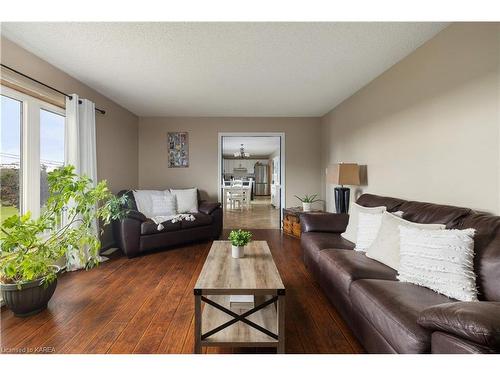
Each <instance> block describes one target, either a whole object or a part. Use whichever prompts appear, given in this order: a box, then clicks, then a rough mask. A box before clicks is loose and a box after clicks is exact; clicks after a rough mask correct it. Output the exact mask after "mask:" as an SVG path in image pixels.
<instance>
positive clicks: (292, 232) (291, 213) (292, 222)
mask: <svg viewBox="0 0 500 375" xmlns="http://www.w3.org/2000/svg"><path fill="white" fill-rule="evenodd" d="M324 212H325V211H323V210H312V211H309V212H307V213H308V214H322V213H324ZM302 213H304V211H303V210H302V207H291V208H284V209H283V233H285V234H287V235H289V236H292V237H296V238H300V233H301V227H300V214H302Z"/></svg>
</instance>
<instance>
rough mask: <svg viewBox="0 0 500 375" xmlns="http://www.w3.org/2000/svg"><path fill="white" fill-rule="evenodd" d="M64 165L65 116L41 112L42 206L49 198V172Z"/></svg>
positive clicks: (42, 110)
mask: <svg viewBox="0 0 500 375" xmlns="http://www.w3.org/2000/svg"><path fill="white" fill-rule="evenodd" d="M63 164H64V116H61V115H59V114H57V113H53V112H49V111H46V110H44V109H41V110H40V206H41V208H42V210H43V207H44V205H45V203H46V202H47V198H48V185H47V172H50V171H52V170H54V169H55V168H58V167H60V166H62V165H63Z"/></svg>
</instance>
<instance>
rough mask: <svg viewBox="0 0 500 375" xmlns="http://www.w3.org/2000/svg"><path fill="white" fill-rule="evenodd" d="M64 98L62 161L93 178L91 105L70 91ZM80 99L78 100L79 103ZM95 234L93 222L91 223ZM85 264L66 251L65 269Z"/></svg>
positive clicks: (92, 110) (74, 254)
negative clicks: (64, 131) (64, 120)
mask: <svg viewBox="0 0 500 375" xmlns="http://www.w3.org/2000/svg"><path fill="white" fill-rule="evenodd" d="M71 97H72V98H71V99H70V98H66V133H65V134H66V135H65V147H64V150H65V155H64V160H65V162H66V164H71V165H73V166H75V172H76V173H77V174H79V175H86V176H88V177H89V178H91V179H92V181H93V182H94V184H95V183H96V181H97V156H96V136H95V104H94V103H93V102H91V101H90V100H87V99H80V98H79V97H78V95H76V94H73V95H72V96H71ZM80 102H81V103H80ZM94 230H95V232H96V234H97V222H95V223H94ZM83 267H85V262H82V260H81V259H80V258H79V257H78V255H77V252H76V251H75V252H71V251H70V252H69V253H68V255H67V258H66V269H67V270H68V271H74V270H77V269H80V268H83Z"/></svg>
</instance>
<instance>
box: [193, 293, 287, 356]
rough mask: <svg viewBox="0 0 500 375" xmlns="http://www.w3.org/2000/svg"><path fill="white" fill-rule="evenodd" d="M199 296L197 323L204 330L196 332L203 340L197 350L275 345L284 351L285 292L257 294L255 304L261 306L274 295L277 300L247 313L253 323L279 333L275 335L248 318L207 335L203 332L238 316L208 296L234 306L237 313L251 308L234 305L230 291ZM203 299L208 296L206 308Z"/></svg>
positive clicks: (279, 350) (223, 304)
mask: <svg viewBox="0 0 500 375" xmlns="http://www.w3.org/2000/svg"><path fill="white" fill-rule="evenodd" d="M195 297H196V296H195ZM198 298H200V302H199V303H200V307H199V309H200V314H199V317H200V320H199V322H198V323H197V324H196V326H199V327H201V330H200V331H199V332H195V336H196V338H198V340H199V341H198V342H199V345H197V347H195V353H196V352H198V353H200V352H201V348H202V347H216V346H219V347H272V348H277V352H278V353H283V352H284V332H283V328H282V330H281V332H280V329H279V323H280V319H279V318H280V317H279V310H280V305H281V308H282V309H283V311H284V296H273V295H265V296H263V295H258V296H255V306H258V305H260V304H262V303H264V302H266V301H270V300H271V299H273V298H274V302H272V303H270V304H268V305H267V306H265V307H263V308H262V309H260V310H258V311H255V312H254V313H252V314H251V315H248V316H247V317H246V319H248V321H250V322H251V323H255V324H256V325H258V326H259V327H261V328H263V329H264V330H267V331H269V333H271V334H274V335H275V337H271V336H270V335H269V334H267V333H266V332H262V331H261V330H259V329H258V328H254V327H252V326H251V325H249V324H248V323H246V322H243V321H237V322H235V323H232V324H231V325H228V326H226V327H224V328H223V329H221V330H219V331H217V332H215V333H213V334H210V335H209V336H208V337H206V338H204V337H203V336H204V335H207V334H208V333H210V331H212V330H214V329H216V328H217V327H220V326H221V325H224V324H225V323H228V322H230V321H231V320H234V319H235V316H231V315H229V314H228V313H226V312H224V311H222V310H221V309H219V308H217V307H215V306H212V305H210V304H209V303H207V299H208V300H210V301H212V302H215V303H216V304H219V305H220V306H222V307H224V308H226V309H228V310H231V311H232V313H233V314H237V315H242V314H245V313H246V312H247V311H248V310H246V309H235V308H232V309H230V304H229V298H230V296H229V295H204V296H199V297H198ZM202 300H204V302H205V303H204V305H203V308H202V307H201V301H202ZM195 310H196V309H195ZM282 314H283V312H282ZM283 315H284V314H283ZM196 316H198V315H197V314H196V311H195V319H196ZM281 318H282V320H281V321H282V322H283V327H284V319H283V318H284V317H283V316H282V317H281ZM279 333H281V335H279ZM195 346H196V345H195Z"/></svg>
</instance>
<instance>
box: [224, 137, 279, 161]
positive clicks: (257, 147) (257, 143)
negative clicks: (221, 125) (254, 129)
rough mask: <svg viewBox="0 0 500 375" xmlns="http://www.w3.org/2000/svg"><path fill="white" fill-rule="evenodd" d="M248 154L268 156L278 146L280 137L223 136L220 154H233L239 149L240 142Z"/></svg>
mask: <svg viewBox="0 0 500 375" xmlns="http://www.w3.org/2000/svg"><path fill="white" fill-rule="evenodd" d="M242 143H243V147H244V148H245V152H249V153H250V156H256V155H259V156H268V155H271V154H272V153H273V152H275V151H278V150H279V148H280V137H255V136H254V137H223V138H222V154H223V155H230V156H232V155H234V153H235V152H239V151H240V147H241V144H242Z"/></svg>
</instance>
